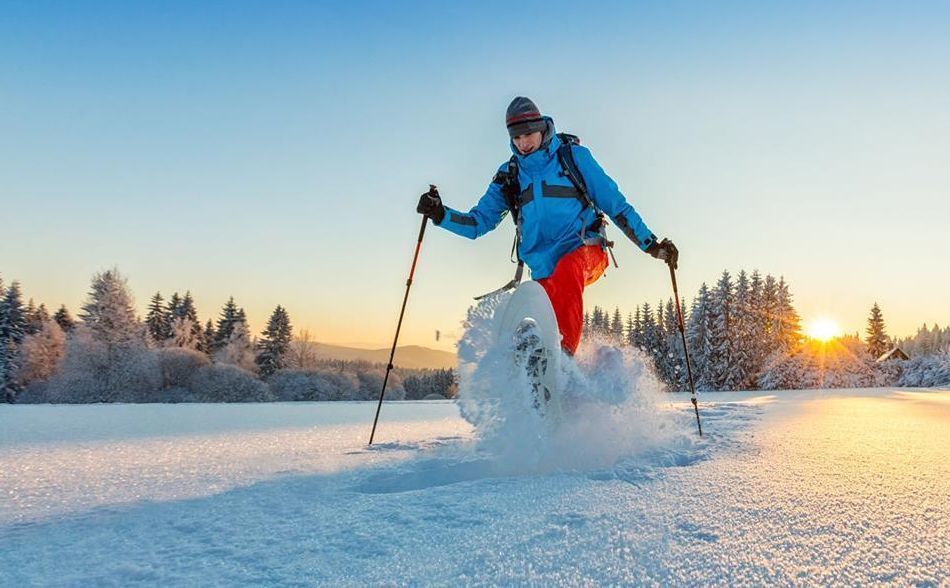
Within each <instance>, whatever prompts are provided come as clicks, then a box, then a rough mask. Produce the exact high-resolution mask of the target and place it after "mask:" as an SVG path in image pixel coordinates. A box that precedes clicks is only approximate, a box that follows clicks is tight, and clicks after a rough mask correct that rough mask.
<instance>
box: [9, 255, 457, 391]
mask: <svg viewBox="0 0 950 588" xmlns="http://www.w3.org/2000/svg"><path fill="white" fill-rule="evenodd" d="M384 369H385V368H384V367H383V366H380V365H378V364H370V363H368V362H359V361H335V360H327V359H320V358H318V357H317V355H316V353H315V350H314V343H313V341H312V340H311V338H310V335H309V333H308V332H307V331H303V332H301V333H300V334H298V335H296V336H295V335H294V333H293V327H292V325H291V321H290V316H289V314H288V313H287V310H286V309H285V308H283V307H282V306H277V307H276V308H275V309H274V311H273V312H272V313H271V315H270V318H269V320H268V322H267V325H266V327H265V328H264V329H263V331H261V333H260V336H258V337H255V336H253V335H252V332H251V329H250V327H249V325H248V321H247V316H246V313H245V312H244V309H243V308H240V307H239V306H238V305H237V304H236V303H235V301H234V299H233V298H230V299H229V300H228V301H227V302H226V303H225V304H224V306H223V307H222V309H221V312H220V314H219V316H218V318H217V321H212V320H211V319H208V320H207V321H206V322H205V323H204V325H202V323H201V322H200V320H199V318H198V312H197V309H196V308H195V303H194V299H193V298H192V296H191V293H190V292H185V294H184V295H180V294H179V293H177V292H176V293H173V294H172V295H171V297H170V298H169V299H168V300H165V298H164V297H163V296H162V295H161V293H155V295H154V296H152V298H151V300H150V302H149V305H148V310H147V313H146V316H145V317H144V319H140V318H139V317H138V316H137V315H136V312H135V307H134V301H133V298H132V295H131V291H130V289H129V286H128V282H127V280H126V279H125V278H124V277H123V276H122V275H121V274H120V273H119V272H118V270H115V269H113V270H108V271H105V272H102V273H99V274H96V275H95V276H94V277H93V279H92V282H91V285H90V290H89V293H88V295H87V297H86V300H85V302H84V303H83V305H82V307H81V309H80V312H79V313H78V316H77V317H75V318H74V317H73V316H72V314H71V313H70V312H69V310H68V309H67V308H66V307H65V306H60V308H59V309H58V310H56V311H55V312H54V313H52V314H50V312H49V310H48V309H47V308H46V306H45V305H44V304H40V305H38V306H37V305H35V304H34V302H33V300H32V299H30V300H29V301H28V302H26V303H24V302H23V295H22V291H21V287H20V284H19V283H18V282H13V283H12V284H10V285H9V286H8V287H7V286H5V285H4V283H3V281H2V280H0V398H2V399H3V400H6V401H7V402H21V403H39V402H54V403H91V402H266V401H297V400H371V399H374V398H377V397H378V396H379V392H380V389H381V388H382V384H383V376H384ZM455 390H456V385H455V379H454V373H453V371H452V370H424V369H422V370H420V369H402V368H396V369H394V370H393V374H392V375H391V376H390V378H389V380H388V382H387V388H386V398H387V399H391V400H398V399H421V398H447V397H451V396H453V395H454V394H455Z"/></svg>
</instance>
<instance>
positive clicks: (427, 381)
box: [402, 370, 458, 400]
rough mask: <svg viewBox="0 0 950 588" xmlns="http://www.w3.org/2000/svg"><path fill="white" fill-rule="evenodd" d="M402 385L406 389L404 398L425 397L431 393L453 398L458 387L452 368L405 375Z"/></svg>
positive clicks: (416, 398) (431, 394)
mask: <svg viewBox="0 0 950 588" xmlns="http://www.w3.org/2000/svg"><path fill="white" fill-rule="evenodd" d="M402 386H403V388H404V389H405V391H406V400H418V399H426V398H428V397H430V396H433V395H435V396H438V397H440V398H453V397H454V396H455V395H456V393H457V388H458V387H457V385H456V383H455V372H454V371H452V370H426V371H425V372H423V373H421V374H418V375H416V374H413V375H410V376H406V377H405V378H404V379H403V381H402Z"/></svg>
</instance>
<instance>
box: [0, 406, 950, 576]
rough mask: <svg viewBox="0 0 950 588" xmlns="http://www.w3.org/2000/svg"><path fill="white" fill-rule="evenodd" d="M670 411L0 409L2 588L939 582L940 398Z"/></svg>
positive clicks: (945, 499) (947, 563)
mask: <svg viewBox="0 0 950 588" xmlns="http://www.w3.org/2000/svg"><path fill="white" fill-rule="evenodd" d="M684 400H685V399H684V398H683V397H678V401H677V402H675V403H670V402H669V401H668V400H662V401H661V402H660V403H659V404H658V406H657V407H656V408H655V409H653V412H655V413H658V414H659V415H660V417H659V420H658V417H657V414H651V413H648V412H645V411H629V410H628V411H624V412H618V411H614V412H612V413H611V414H613V415H614V417H617V416H618V415H620V416H622V417H623V418H622V420H617V419H616V418H614V420H609V419H608V420H603V419H602V418H601V419H600V420H598V419H597V418H593V417H592V418H590V419H588V422H589V423H594V424H596V426H593V427H590V428H588V429H586V430H585V429H584V428H583V426H582V423H578V425H579V426H580V427H581V428H578V429H576V430H575V431H574V432H573V436H570V437H567V438H554V439H548V440H545V439H543V438H542V437H544V435H543V434H541V435H540V437H539V436H535V437H534V438H525V439H523V440H518V439H513V438H511V437H509V438H507V439H506V443H503V444H499V443H498V442H497V441H498V440H497V439H494V440H487V439H485V438H483V436H482V435H481V434H476V432H475V431H474V430H473V428H472V426H471V425H469V424H468V423H467V422H466V421H464V420H463V419H461V418H460V417H459V408H458V406H457V405H456V404H455V403H453V402H448V401H446V402H418V403H410V402H400V403H387V404H386V405H385V406H384V407H383V417H382V420H381V424H380V429H379V431H378V433H377V444H376V445H375V446H374V447H372V448H367V447H366V445H365V443H366V440H367V436H368V434H369V426H370V424H371V420H372V416H373V411H374V409H375V407H374V406H373V405H372V404H370V403H296V404H259V405H94V406H8V405H0V585H2V586H25V585H51V586H61V585H66V586H89V585H117V586H128V585H136V584H144V585H178V586H194V585H202V586H208V585H222V586H234V585H267V586H270V585H278V586H284V585H286V586H308V585H315V584H323V585H354V586H357V585H368V584H370V585H379V584H384V585H421V584H426V585H429V584H436V585H458V584H503V585H511V584H534V585H552V584H561V585H599V584H625V585H630V584H656V585H668V584H675V585H704V584H720V585H735V584H758V585H762V584H769V585H772V584H778V585H814V584H822V585H828V584H846V585H868V584H899V585H923V586H940V585H948V583H950V464H948V460H947V456H948V455H950V426H948V425H950V391H936V390H916V391H908V390H897V389H880V390H858V391H855V390H850V391H809V392H794V393H792V392H789V393H780V394H775V395H766V394H761V393H730V394H709V395H706V396H704V397H702V398H701V409H702V416H703V426H704V432H705V433H706V436H705V438H704V439H702V440H699V439H698V438H697V436H696V434H695V430H694V427H695V422H694V421H693V420H692V414H691V412H690V407H689V405H688V404H687V403H686V402H684ZM589 416H590V415H584V414H581V415H578V418H579V419H581V420H583V419H584V418H586V417H589ZM658 423H659V424H658ZM638 429H639V430H641V431H643V430H650V431H651V433H650V434H649V435H639V434H634V432H636V431H637V430H638ZM565 439H569V440H570V442H569V443H565ZM518 441H523V444H521V443H519V442H518ZM559 443H560V445H559ZM519 445H523V446H522V448H521V450H519ZM539 447H540V448H547V449H548V450H546V451H539V450H538V449H539ZM552 447H553V448H555V450H554V451H550V449H551V448H552Z"/></svg>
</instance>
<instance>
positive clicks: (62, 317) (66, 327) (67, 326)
mask: <svg viewBox="0 0 950 588" xmlns="http://www.w3.org/2000/svg"><path fill="white" fill-rule="evenodd" d="M53 320H54V321H56V324H57V325H59V328H60V329H62V330H63V332H64V333H69V332H70V331H72V330H73V329H74V328H75V327H76V321H75V320H74V319H73V317H72V315H71V314H69V309H68V308H66V305H65V304H63V305H60V307H59V310H57V311H56V312H55V313H53Z"/></svg>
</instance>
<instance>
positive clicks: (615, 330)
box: [610, 306, 623, 345]
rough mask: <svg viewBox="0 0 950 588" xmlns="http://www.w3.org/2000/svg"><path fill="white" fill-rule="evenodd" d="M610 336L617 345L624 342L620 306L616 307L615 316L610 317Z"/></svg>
mask: <svg viewBox="0 0 950 588" xmlns="http://www.w3.org/2000/svg"><path fill="white" fill-rule="evenodd" d="M610 337H611V340H613V341H615V344H616V345H620V344H621V343H622V342H623V317H622V316H621V314H620V307H619V306H617V307H614V314H613V317H612V318H611V319H610Z"/></svg>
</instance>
